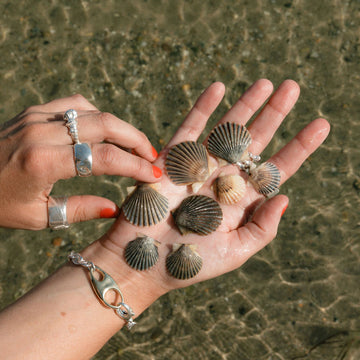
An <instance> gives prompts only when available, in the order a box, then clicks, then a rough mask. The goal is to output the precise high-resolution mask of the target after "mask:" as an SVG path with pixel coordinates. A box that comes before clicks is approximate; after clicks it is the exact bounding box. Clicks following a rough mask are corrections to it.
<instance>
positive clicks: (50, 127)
mask: <svg viewBox="0 0 360 360" xmlns="http://www.w3.org/2000/svg"><path fill="white" fill-rule="evenodd" d="M78 115H79V116H78V133H79V139H80V142H86V143H98V142H103V141H106V142H109V143H112V144H116V145H119V146H121V147H124V148H129V149H133V150H134V152H135V153H136V154H138V155H140V156H142V157H143V158H145V159H147V160H149V161H154V160H155V159H156V158H157V152H156V150H155V148H154V147H153V146H152V145H151V143H150V141H149V139H148V138H147V137H146V135H145V134H144V133H143V132H141V131H140V130H138V129H136V128H135V127H134V126H132V125H130V124H129V123H127V122H125V121H123V120H120V119H118V118H117V117H116V116H114V115H112V114H110V113H102V112H96V113H95V112H93V111H92V112H89V111H86V112H79V113H78ZM53 116H54V114H47V113H42V114H39V113H33V114H30V115H28V116H27V124H26V126H24V127H22V128H21V129H20V131H21V132H22V134H21V136H22V141H23V142H27V143H36V144H49V145H61V144H67V145H71V144H73V140H72V138H71V136H70V134H69V131H68V128H67V127H66V126H65V121H64V120H62V121H59V122H58V121H56V122H55V121H50V122H49V121H48V120H49V118H51V117H53Z"/></svg>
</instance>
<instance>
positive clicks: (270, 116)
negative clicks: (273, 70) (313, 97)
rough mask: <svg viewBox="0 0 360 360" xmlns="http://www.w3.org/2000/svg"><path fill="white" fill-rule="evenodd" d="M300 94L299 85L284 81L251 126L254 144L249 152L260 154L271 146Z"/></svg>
mask: <svg viewBox="0 0 360 360" xmlns="http://www.w3.org/2000/svg"><path fill="white" fill-rule="evenodd" d="M299 94H300V88H299V85H298V84H297V83H296V82H295V81H292V80H286V81H284V82H283V83H282V84H281V85H280V86H279V88H278V89H277V90H276V91H275V93H274V94H273V95H272V97H271V98H270V100H269V102H268V103H267V104H266V105H265V107H264V108H263V109H262V111H261V112H260V114H259V115H258V116H257V117H256V119H255V120H254V121H253V122H252V123H251V124H250V125H249V127H248V129H249V131H250V133H251V138H252V143H251V145H250V147H249V150H250V151H251V152H252V153H254V154H260V153H261V152H262V151H263V150H264V149H265V147H266V146H267V145H268V144H269V142H270V140H271V139H272V137H273V135H274V133H275V132H276V130H277V129H278V127H279V126H280V124H281V123H282V121H283V120H284V118H285V117H286V115H287V114H288V113H289V112H290V110H291V109H292V108H293V106H294V105H295V103H296V101H297V99H298V97H299Z"/></svg>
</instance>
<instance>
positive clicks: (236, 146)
mask: <svg viewBox="0 0 360 360" xmlns="http://www.w3.org/2000/svg"><path fill="white" fill-rule="evenodd" d="M250 144H251V135H250V132H249V131H248V130H247V129H246V127H245V126H243V125H239V124H236V123H231V122H226V123H224V124H220V125H218V126H216V127H215V128H214V129H213V130H212V132H211V133H210V136H209V139H208V143H207V148H208V150H209V152H210V153H211V154H212V155H215V156H216V157H218V158H221V159H224V160H226V161H227V162H229V163H231V164H236V163H237V162H239V161H240V160H241V159H242V158H243V157H244V156H245V154H246V149H247V148H248V147H249V145H250Z"/></svg>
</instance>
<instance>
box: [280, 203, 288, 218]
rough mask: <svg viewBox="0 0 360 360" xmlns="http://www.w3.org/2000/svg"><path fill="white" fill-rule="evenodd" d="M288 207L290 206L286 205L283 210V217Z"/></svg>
mask: <svg viewBox="0 0 360 360" xmlns="http://www.w3.org/2000/svg"><path fill="white" fill-rule="evenodd" d="M288 205H289V204H286V205H285V206H284V208H283V209H282V212H281V216H283V215H284V213H285V211H286V209H287V207H288Z"/></svg>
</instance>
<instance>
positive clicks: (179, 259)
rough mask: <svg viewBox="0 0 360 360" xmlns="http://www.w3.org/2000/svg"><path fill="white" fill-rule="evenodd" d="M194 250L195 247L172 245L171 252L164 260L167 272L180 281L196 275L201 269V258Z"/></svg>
mask: <svg viewBox="0 0 360 360" xmlns="http://www.w3.org/2000/svg"><path fill="white" fill-rule="evenodd" d="M195 250H196V245H191V244H174V245H173V252H172V253H170V254H169V255H168V257H167V258H166V268H167V270H168V272H169V273H170V274H171V275H172V276H173V277H175V278H176V279H180V280H186V279H190V278H192V277H194V276H195V275H197V274H198V272H199V271H200V270H201V267H202V258H201V257H200V255H199V254H198V253H197V252H196V251H195Z"/></svg>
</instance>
